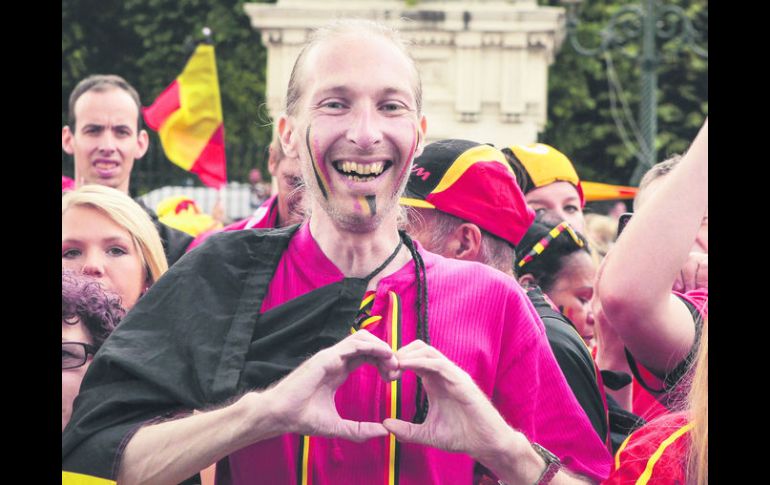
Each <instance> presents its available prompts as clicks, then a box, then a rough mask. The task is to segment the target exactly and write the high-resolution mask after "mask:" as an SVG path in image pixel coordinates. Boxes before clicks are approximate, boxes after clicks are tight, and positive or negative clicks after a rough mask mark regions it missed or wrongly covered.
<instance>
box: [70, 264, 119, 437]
mask: <svg viewBox="0 0 770 485" xmlns="http://www.w3.org/2000/svg"><path fill="white" fill-rule="evenodd" d="M123 315H125V310H124V309H123V307H122V306H121V305H120V298H119V297H118V296H117V295H115V294H113V293H110V292H108V291H105V290H104V288H102V286H101V285H100V284H99V283H98V282H97V281H95V280H93V279H91V278H89V277H87V276H82V275H77V274H75V273H73V272H71V271H67V270H62V275H61V429H62V431H64V427H65V426H67V423H68V422H69V420H70V416H71V415H72V403H73V401H74V400H75V396H77V395H78V391H79V390H80V382H81V381H82V380H83V376H84V375H85V373H86V370H87V369H88V365H89V364H90V363H91V360H92V359H93V355H94V354H95V353H96V351H97V350H98V349H99V347H100V346H101V345H102V343H103V342H104V340H105V339H106V338H107V336H108V335H109V334H110V333H111V332H112V331H113V330H114V329H115V327H116V326H117V324H118V322H120V320H121V318H123Z"/></svg>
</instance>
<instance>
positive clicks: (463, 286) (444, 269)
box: [423, 251, 526, 300]
mask: <svg viewBox="0 0 770 485" xmlns="http://www.w3.org/2000/svg"><path fill="white" fill-rule="evenodd" d="M423 259H424V260H425V268H426V270H427V273H428V281H429V283H428V284H429V285H430V284H433V285H438V286H441V287H444V286H447V287H449V288H451V289H452V293H453V294H460V293H463V292H468V291H469V292H473V293H481V294H485V295H487V296H488V297H489V298H506V297H513V298H514V299H516V300H524V299H526V294H525V293H524V290H523V288H522V287H521V286H520V285H519V283H518V282H517V281H516V279H515V278H514V277H513V276H511V275H508V274H505V273H503V272H502V271H499V270H497V269H495V268H492V267H491V266H487V265H485V264H483V263H478V262H475V261H463V260H459V259H451V258H445V257H443V256H440V255H438V254H434V253H429V252H427V251H426V252H425V253H424V254H423Z"/></svg>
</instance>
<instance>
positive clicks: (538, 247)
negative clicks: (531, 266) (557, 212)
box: [519, 221, 585, 268]
mask: <svg viewBox="0 0 770 485" xmlns="http://www.w3.org/2000/svg"><path fill="white" fill-rule="evenodd" d="M563 232H566V233H567V234H569V235H570V237H572V240H573V241H574V242H575V244H577V247H579V248H582V247H583V246H585V242H583V240H582V239H580V238H579V237H578V235H577V233H576V232H575V230H574V229H572V226H570V225H569V223H567V222H566V221H565V222H562V223H561V224H559V225H558V226H556V227H554V228H553V229H551V230H550V231H548V234H546V235H545V237H544V238H543V239H541V240H540V241H538V242H537V244H535V245H534V246H533V247H532V249H531V250H530V251H529V252H528V253H527V255H526V256H524V257H523V258H521V260H520V261H519V268H523V267H524V265H525V264H527V263H529V262H530V261H532V260H533V259H535V256H537V255H539V254H542V253H543V251H545V249H546V248H547V247H548V245H549V244H551V241H553V240H554V239H556V238H557V237H559V234H561V233H563Z"/></svg>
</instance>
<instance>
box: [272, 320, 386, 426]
mask: <svg viewBox="0 0 770 485" xmlns="http://www.w3.org/2000/svg"><path fill="white" fill-rule="evenodd" d="M364 363H369V364H372V365H374V366H376V367H377V369H378V370H379V372H380V375H381V376H382V378H383V379H384V380H386V381H391V380H393V379H396V378H397V377H398V376H399V373H398V361H397V360H396V357H395V354H393V351H392V350H391V349H390V347H389V346H388V344H386V343H385V342H383V341H382V340H380V339H378V338H377V337H375V336H373V335H372V334H371V333H369V332H367V331H366V330H360V331H358V332H356V333H355V334H353V335H351V336H350V337H347V338H346V339H344V340H342V341H341V342H339V343H338V344H336V345H334V346H332V347H329V348H327V349H324V350H322V351H320V352H318V353H317V354H316V355H314V356H313V357H311V358H310V359H308V360H307V361H305V362H304V363H303V364H302V365H300V366H299V367H298V368H297V369H295V370H294V371H293V372H292V373H291V374H289V375H287V376H286V377H284V378H283V380H281V381H280V382H278V384H276V385H275V386H274V387H272V388H270V389H268V390H266V391H265V392H264V393H263V396H264V397H268V395H269V397H268V399H266V401H267V402H270V403H271V404H274V405H275V406H276V409H275V412H276V414H277V416H276V426H277V427H278V429H279V431H280V433H281V434H282V433H297V434H304V435H313V436H326V437H339V438H345V439H349V440H353V441H365V440H368V439H370V438H377V437H382V436H387V434H388V431H387V430H386V429H385V427H384V426H383V425H382V424H381V423H369V422H357V421H350V420H346V419H342V418H341V417H340V415H339V413H338V412H337V408H336V406H335V404H334V394H335V392H336V391H337V388H338V387H339V386H340V385H341V384H342V383H343V382H345V380H346V379H347V378H348V375H349V374H350V373H351V372H353V371H354V370H355V369H357V368H358V367H360V366H361V365H362V364H364Z"/></svg>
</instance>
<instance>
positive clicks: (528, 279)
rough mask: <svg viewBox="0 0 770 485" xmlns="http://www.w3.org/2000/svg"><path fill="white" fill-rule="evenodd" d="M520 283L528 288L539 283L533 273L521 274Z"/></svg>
mask: <svg viewBox="0 0 770 485" xmlns="http://www.w3.org/2000/svg"><path fill="white" fill-rule="evenodd" d="M519 284H520V285H521V286H522V288H528V287H530V286H534V285H536V284H537V281H536V280H535V277H534V276H532V274H531V273H527V274H523V275H521V276H519Z"/></svg>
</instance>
